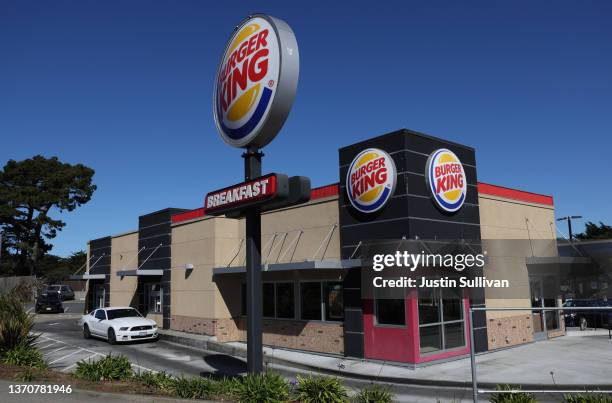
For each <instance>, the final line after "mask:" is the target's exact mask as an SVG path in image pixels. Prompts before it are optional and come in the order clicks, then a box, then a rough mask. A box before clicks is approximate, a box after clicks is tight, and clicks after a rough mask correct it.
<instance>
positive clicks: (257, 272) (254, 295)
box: [242, 149, 263, 373]
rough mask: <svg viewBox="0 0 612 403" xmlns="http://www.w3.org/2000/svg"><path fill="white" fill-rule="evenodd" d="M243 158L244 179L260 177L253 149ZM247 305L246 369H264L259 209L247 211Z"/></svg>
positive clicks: (258, 162)
mask: <svg viewBox="0 0 612 403" xmlns="http://www.w3.org/2000/svg"><path fill="white" fill-rule="evenodd" d="M242 157H243V158H244V180H245V182H246V181H249V180H252V179H254V178H257V177H259V176H261V157H263V153H261V152H259V151H258V150H256V149H247V151H246V152H245V153H244V154H242ZM245 221H246V298H247V300H246V302H247V303H246V306H247V370H248V372H249V373H259V372H262V370H263V344H262V325H261V323H262V315H263V311H262V309H263V308H262V298H261V290H262V286H261V211H260V208H259V207H258V206H253V207H250V208H248V209H247V210H246V214H245Z"/></svg>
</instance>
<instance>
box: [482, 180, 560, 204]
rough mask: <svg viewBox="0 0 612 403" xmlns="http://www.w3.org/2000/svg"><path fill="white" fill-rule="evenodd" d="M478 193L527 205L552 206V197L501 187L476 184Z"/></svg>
mask: <svg viewBox="0 0 612 403" xmlns="http://www.w3.org/2000/svg"><path fill="white" fill-rule="evenodd" d="M478 193H479V194H483V195H490V196H498V197H503V198H506V199H512V200H518V201H523V202H528V203H537V204H544V205H547V206H553V205H554V202H553V197H552V196H548V195H543V194H538V193H531V192H525V191H523V190H517V189H511V188H506V187H503V186H497V185H491V184H488V183H482V182H478Z"/></svg>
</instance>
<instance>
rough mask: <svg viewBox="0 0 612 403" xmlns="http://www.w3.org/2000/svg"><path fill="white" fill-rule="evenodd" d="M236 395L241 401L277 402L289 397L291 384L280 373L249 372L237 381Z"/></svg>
mask: <svg viewBox="0 0 612 403" xmlns="http://www.w3.org/2000/svg"><path fill="white" fill-rule="evenodd" d="M236 386H237V387H236V391H235V397H236V398H237V399H238V401H240V402H261V403H276V402H285V401H287V400H288V399H289V384H288V383H287V381H286V380H285V379H284V378H283V377H281V376H280V375H278V374H275V373H273V372H264V373H261V374H249V375H247V376H245V377H244V378H242V380H241V381H240V382H237V383H236Z"/></svg>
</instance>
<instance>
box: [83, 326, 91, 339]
mask: <svg viewBox="0 0 612 403" xmlns="http://www.w3.org/2000/svg"><path fill="white" fill-rule="evenodd" d="M83 338H84V339H91V332H90V331H89V326H87V325H83Z"/></svg>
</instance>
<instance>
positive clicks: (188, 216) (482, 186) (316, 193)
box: [172, 182, 554, 224]
mask: <svg viewBox="0 0 612 403" xmlns="http://www.w3.org/2000/svg"><path fill="white" fill-rule="evenodd" d="M339 193H340V186H339V185H338V184H337V183H333V184H331V185H326V186H320V187H318V188H314V189H312V190H311V191H310V200H317V199H323V198H325V197H332V196H338V194H339ZM478 193H479V194H483V195H490V196H498V197H503V198H505V199H511V200H518V201H523V202H528V203H536V204H544V205H546V206H553V205H554V203H553V198H552V196H548V195H542V194H538V193H531V192H525V191H523V190H518V189H511V188H507V187H503V186H497V185H491V184H489V183H483V182H478ZM205 215H206V213H205V211H204V208H197V209H194V210H189V211H186V212H184V213H179V214H175V215H173V216H172V223H173V224H176V223H179V222H183V221H187V220H193V219H195V218H200V217H204V216H205Z"/></svg>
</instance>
